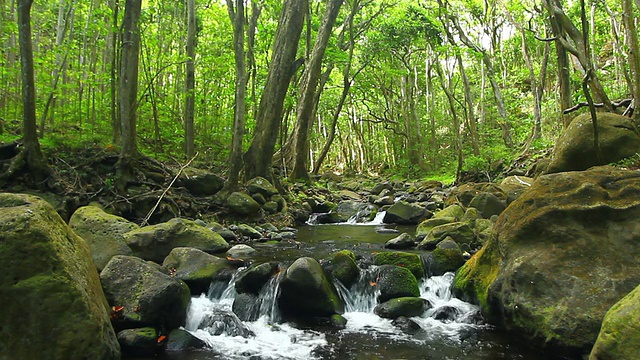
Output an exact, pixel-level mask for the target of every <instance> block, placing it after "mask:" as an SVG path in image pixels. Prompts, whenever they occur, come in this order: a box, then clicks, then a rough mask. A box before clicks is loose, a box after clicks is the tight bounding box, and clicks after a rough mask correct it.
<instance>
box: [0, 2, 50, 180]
mask: <svg viewBox="0 0 640 360" xmlns="http://www.w3.org/2000/svg"><path fill="white" fill-rule="evenodd" d="M32 4H33V0H19V1H18V42H19V44H20V63H21V69H22V71H21V74H22V106H23V130H22V131H23V142H24V144H23V145H24V146H23V149H22V151H21V152H20V153H19V154H18V155H17V156H16V157H15V158H14V159H13V161H12V163H11V166H10V167H9V169H8V171H7V172H6V173H4V174H3V175H2V176H1V179H3V180H8V179H11V178H12V177H14V176H15V175H18V174H20V173H21V172H23V171H25V170H26V171H28V172H29V173H30V175H31V177H32V179H33V181H34V185H36V186H37V187H38V188H43V187H45V181H46V180H47V177H49V176H50V175H51V174H52V171H51V168H50V167H49V165H48V164H47V161H46V159H45V157H44V155H43V154H42V151H41V150H40V142H39V141H38V132H37V126H36V88H35V76H34V70H33V45H32V42H31V5H32Z"/></svg>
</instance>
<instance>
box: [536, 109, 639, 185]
mask: <svg viewBox="0 0 640 360" xmlns="http://www.w3.org/2000/svg"><path fill="white" fill-rule="evenodd" d="M598 142H599V144H600V148H601V150H602V155H603V157H602V161H601V162H599V161H598V156H596V151H595V149H594V146H593V126H592V123H591V115H590V114H589V113H585V114H581V115H578V116H576V117H575V118H574V119H573V120H572V121H571V124H569V127H567V128H566V129H565V131H564V133H562V135H561V136H560V138H559V139H558V141H557V142H556V147H555V149H554V151H553V156H552V160H551V164H549V167H548V169H547V173H557V172H563V171H580V170H586V169H588V168H590V167H592V166H597V165H605V164H610V163H614V162H617V161H619V160H622V159H624V158H626V157H629V156H633V155H635V154H636V153H638V152H640V134H638V131H637V130H636V128H635V126H634V125H633V122H632V121H631V118H628V117H626V116H622V115H617V114H612V113H598Z"/></svg>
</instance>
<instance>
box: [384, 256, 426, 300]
mask: <svg viewBox="0 0 640 360" xmlns="http://www.w3.org/2000/svg"><path fill="white" fill-rule="evenodd" d="M377 278H378V280H377V282H376V286H377V288H378V290H379V291H380V295H378V302H379V303H383V302H385V301H387V300H390V299H395V298H399V297H418V296H420V289H419V288H418V280H416V277H415V276H413V274H412V273H411V271H410V270H409V269H407V268H403V267H400V266H396V265H382V266H380V267H379V268H378V277H377Z"/></svg>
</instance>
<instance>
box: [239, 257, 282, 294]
mask: <svg viewBox="0 0 640 360" xmlns="http://www.w3.org/2000/svg"><path fill="white" fill-rule="evenodd" d="M279 267H280V266H279V264H278V262H276V261H271V262H267V263H263V264H260V265H256V266H252V267H250V268H248V269H247V270H244V271H243V272H242V273H241V274H240V276H239V277H238V280H237V281H236V291H237V292H238V293H252V294H255V295H258V294H259V293H260V290H261V289H262V288H263V287H264V285H265V284H266V283H267V282H268V281H269V279H270V278H271V277H272V276H273V275H274V274H275V273H276V272H277V271H278V270H279Z"/></svg>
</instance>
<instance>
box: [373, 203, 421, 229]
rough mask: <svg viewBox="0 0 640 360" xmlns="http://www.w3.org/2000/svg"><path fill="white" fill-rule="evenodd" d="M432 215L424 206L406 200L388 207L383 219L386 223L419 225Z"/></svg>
mask: <svg viewBox="0 0 640 360" xmlns="http://www.w3.org/2000/svg"><path fill="white" fill-rule="evenodd" d="M432 215H433V214H432V213H431V212H429V211H427V210H426V209H425V208H423V207H422V206H419V205H416V204H410V203H408V202H406V201H398V202H397V203H395V204H393V205H391V207H390V208H388V209H387V213H386V214H385V215H384V219H383V220H382V221H383V222H384V223H386V224H406V225H417V224H419V223H420V222H421V221H423V220H425V219H427V218H429V217H431V216H432Z"/></svg>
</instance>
